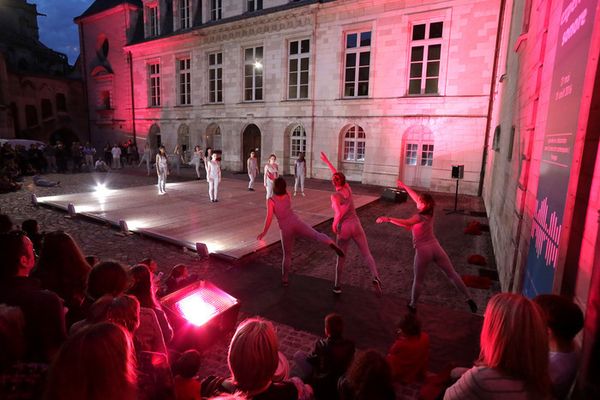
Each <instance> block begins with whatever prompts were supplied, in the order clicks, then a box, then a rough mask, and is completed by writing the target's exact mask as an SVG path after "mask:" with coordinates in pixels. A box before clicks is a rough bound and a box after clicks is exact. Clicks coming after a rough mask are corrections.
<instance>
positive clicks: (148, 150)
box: [138, 142, 152, 176]
mask: <svg viewBox="0 0 600 400" xmlns="http://www.w3.org/2000/svg"><path fill="white" fill-rule="evenodd" d="M150 157H152V149H151V148H150V143H148V142H146V145H145V146H144V154H142V159H141V160H140V163H139V164H138V168H139V167H141V166H142V164H143V163H144V162H146V170H147V175H148V176H150Z"/></svg>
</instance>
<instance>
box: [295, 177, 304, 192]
mask: <svg viewBox="0 0 600 400" xmlns="http://www.w3.org/2000/svg"><path fill="white" fill-rule="evenodd" d="M298 184H300V192H301V193H304V175H300V176H296V179H295V180H294V193H296V192H297V191H298Z"/></svg>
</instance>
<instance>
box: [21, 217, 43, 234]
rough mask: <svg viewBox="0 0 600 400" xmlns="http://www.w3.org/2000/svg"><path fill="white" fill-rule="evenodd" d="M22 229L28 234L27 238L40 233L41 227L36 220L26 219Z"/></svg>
mask: <svg viewBox="0 0 600 400" xmlns="http://www.w3.org/2000/svg"><path fill="white" fill-rule="evenodd" d="M21 229H23V231H24V232H25V233H27V236H31V235H35V234H38V233H39V225H38V222H37V221H36V220H35V219H26V220H25V221H23V223H22V224H21Z"/></svg>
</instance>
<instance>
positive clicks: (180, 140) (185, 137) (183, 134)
mask: <svg viewBox="0 0 600 400" xmlns="http://www.w3.org/2000/svg"><path fill="white" fill-rule="evenodd" d="M177 144H178V145H179V146H180V147H181V151H182V154H183V155H184V159H185V160H186V161H189V160H190V158H191V157H190V155H191V154H190V153H191V151H192V149H191V146H190V128H189V126H187V125H186V124H181V125H179V129H178V130H177Z"/></svg>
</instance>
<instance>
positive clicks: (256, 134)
mask: <svg viewBox="0 0 600 400" xmlns="http://www.w3.org/2000/svg"><path fill="white" fill-rule="evenodd" d="M260 140H261V135H260V129H258V126H256V125H254V124H250V125H248V126H247V127H246V129H244V133H243V135H242V171H244V172H248V167H247V165H246V159H247V158H248V157H250V152H251V151H254V152H256V158H257V159H258V165H259V166H260V165H261V164H260Z"/></svg>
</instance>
